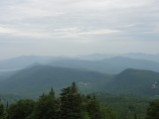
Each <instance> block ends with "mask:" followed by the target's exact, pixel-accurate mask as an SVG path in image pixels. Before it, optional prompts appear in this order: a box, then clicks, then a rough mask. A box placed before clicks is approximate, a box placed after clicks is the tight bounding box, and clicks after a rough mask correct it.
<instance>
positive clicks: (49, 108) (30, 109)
mask: <svg viewBox="0 0 159 119" xmlns="http://www.w3.org/2000/svg"><path fill="white" fill-rule="evenodd" d="M102 109H103V106H101V105H100V104H99V102H98V101H97V100H96V99H95V97H94V96H84V95H81V94H80V93H79V92H78V90H77V86H76V84H75V83H72V85H71V86H69V87H67V88H64V89H62V91H61V94H60V96H59V97H58V98H57V97H56V96H55V92H54V90H53V89H51V91H50V92H49V93H48V94H43V95H42V96H40V97H39V99H38V100H37V101H33V100H19V101H17V102H16V103H14V104H11V105H9V107H8V109H4V107H3V105H2V104H0V119H110V118H109V117H107V116H105V115H106V114H104V113H105V112H104V111H103V110H102ZM4 112H7V116H4V115H5V113H4Z"/></svg>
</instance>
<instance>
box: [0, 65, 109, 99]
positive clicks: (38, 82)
mask: <svg viewBox="0 0 159 119" xmlns="http://www.w3.org/2000/svg"><path fill="white" fill-rule="evenodd" d="M109 79H110V76H109V75H105V74H101V73H97V72H92V71H85V70H76V69H68V68H59V67H52V66H44V65H37V66H33V67H30V68H26V69H23V70H21V71H18V72H17V73H16V74H13V75H12V76H10V77H9V78H8V79H5V80H1V81H0V93H9V94H10V93H12V94H16V95H37V96H38V95H40V94H42V93H43V92H46V91H48V90H50V88H52V87H53V88H55V90H59V89H61V88H64V87H67V86H69V85H70V84H71V83H72V82H77V83H78V84H79V86H80V88H81V89H82V88H84V90H85V91H89V90H91V91H96V90H99V85H102V84H103V83H105V82H107V81H108V80H109ZM84 90H83V91H84Z"/></svg>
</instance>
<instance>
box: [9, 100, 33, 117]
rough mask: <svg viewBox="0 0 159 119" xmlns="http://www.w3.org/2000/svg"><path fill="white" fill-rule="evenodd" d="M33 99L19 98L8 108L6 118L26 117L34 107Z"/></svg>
mask: <svg viewBox="0 0 159 119" xmlns="http://www.w3.org/2000/svg"><path fill="white" fill-rule="evenodd" d="M34 105H35V102H34V101H33V100H19V101H18V102H17V103H15V104H12V105H11V106H10V107H9V109H8V119H27V117H28V116H29V115H30V114H31V113H32V111H33V109H34Z"/></svg>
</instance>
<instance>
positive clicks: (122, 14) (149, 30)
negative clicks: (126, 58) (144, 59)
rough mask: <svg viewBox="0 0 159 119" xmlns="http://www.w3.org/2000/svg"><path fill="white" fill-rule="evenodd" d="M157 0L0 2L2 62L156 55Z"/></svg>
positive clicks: (158, 39) (158, 29)
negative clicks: (27, 58) (37, 57)
mask: <svg viewBox="0 0 159 119" xmlns="http://www.w3.org/2000/svg"><path fill="white" fill-rule="evenodd" d="M158 6H159V1H158V0H3V1H2V0H1V1H0V59H6V58H10V57H16V56H21V55H43V56H78V55H88V54H124V53H146V54H158V53H159V7H158Z"/></svg>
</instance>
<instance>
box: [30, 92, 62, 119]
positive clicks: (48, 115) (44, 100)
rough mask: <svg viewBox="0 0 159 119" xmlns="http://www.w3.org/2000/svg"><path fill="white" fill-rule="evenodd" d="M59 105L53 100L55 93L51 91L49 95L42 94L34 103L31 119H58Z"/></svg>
mask: <svg viewBox="0 0 159 119" xmlns="http://www.w3.org/2000/svg"><path fill="white" fill-rule="evenodd" d="M58 111H59V105H58V102H57V100H56V98H55V93H54V91H53V89H51V91H50V93H49V94H47V95H45V94H43V95H42V96H41V97H40V99H39V100H38V102H37V103H36V106H35V110H34V111H33V114H32V117H33V119H58V113H59V112H58Z"/></svg>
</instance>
